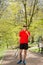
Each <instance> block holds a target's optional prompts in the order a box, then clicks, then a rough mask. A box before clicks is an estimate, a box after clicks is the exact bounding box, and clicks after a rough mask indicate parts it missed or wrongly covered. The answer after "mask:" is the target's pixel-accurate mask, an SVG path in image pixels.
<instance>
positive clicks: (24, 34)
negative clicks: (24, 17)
mask: <svg viewBox="0 0 43 65" xmlns="http://www.w3.org/2000/svg"><path fill="white" fill-rule="evenodd" d="M26 27H27V26H26V25H24V26H23V30H21V31H20V32H19V37H20V40H19V42H20V61H18V62H17V64H20V63H21V62H22V61H23V63H24V65H25V64H26V54H27V49H28V38H29V36H30V32H29V31H27V29H26ZM23 50H24V58H23V60H22V51H23Z"/></svg>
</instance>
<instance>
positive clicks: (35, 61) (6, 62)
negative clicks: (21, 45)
mask: <svg viewBox="0 0 43 65" xmlns="http://www.w3.org/2000/svg"><path fill="white" fill-rule="evenodd" d="M14 53H15V52H14V50H9V51H7V52H6V53H5V56H4V58H3V60H2V61H1V64H2V65H17V61H18V60H19V57H18V58H17V57H15V55H14ZM26 61H27V65H43V57H42V56H41V55H39V54H35V53H32V52H28V54H27V58H26ZM20 65H21V64H20Z"/></svg>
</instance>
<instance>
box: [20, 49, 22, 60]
mask: <svg viewBox="0 0 43 65" xmlns="http://www.w3.org/2000/svg"><path fill="white" fill-rule="evenodd" d="M20 60H22V49H20Z"/></svg>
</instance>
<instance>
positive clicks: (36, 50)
mask: <svg viewBox="0 0 43 65" xmlns="http://www.w3.org/2000/svg"><path fill="white" fill-rule="evenodd" d="M29 50H30V51H32V52H36V53H37V52H39V49H38V48H34V49H32V48H31V49H29Z"/></svg>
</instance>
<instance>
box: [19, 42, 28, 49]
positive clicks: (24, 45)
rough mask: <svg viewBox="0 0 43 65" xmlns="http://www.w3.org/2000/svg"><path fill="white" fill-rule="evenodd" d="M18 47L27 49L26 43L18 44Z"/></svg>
mask: <svg viewBox="0 0 43 65" xmlns="http://www.w3.org/2000/svg"><path fill="white" fill-rule="evenodd" d="M20 49H25V50H27V49H28V44H26V43H25V44H20Z"/></svg>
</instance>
